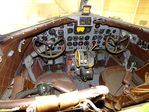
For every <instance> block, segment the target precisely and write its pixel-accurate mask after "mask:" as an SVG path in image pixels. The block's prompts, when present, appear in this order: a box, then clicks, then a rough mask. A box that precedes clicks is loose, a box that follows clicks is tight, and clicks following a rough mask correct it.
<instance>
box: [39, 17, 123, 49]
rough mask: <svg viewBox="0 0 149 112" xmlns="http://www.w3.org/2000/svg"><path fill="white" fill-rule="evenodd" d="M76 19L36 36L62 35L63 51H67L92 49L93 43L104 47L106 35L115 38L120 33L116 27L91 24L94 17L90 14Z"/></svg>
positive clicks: (52, 37) (53, 39)
mask: <svg viewBox="0 0 149 112" xmlns="http://www.w3.org/2000/svg"><path fill="white" fill-rule="evenodd" d="M77 20H78V22H73V23H69V24H65V25H62V26H59V27H54V28H50V29H48V30H47V31H45V32H43V33H42V34H39V35H38V36H37V37H41V38H45V40H52V41H55V40H57V38H59V37H64V38H65V41H66V50H65V51H66V52H69V51H74V50H76V49H81V50H88V49H92V47H94V46H95V45H98V48H100V49H105V39H106V37H107V36H109V35H111V36H113V37H115V38H116V37H117V36H119V35H120V29H118V28H114V27H109V26H106V25H96V24H93V21H94V18H93V17H91V16H90V17H88V16H87V17H81V16H80V17H78V19H77ZM56 49H60V48H56Z"/></svg>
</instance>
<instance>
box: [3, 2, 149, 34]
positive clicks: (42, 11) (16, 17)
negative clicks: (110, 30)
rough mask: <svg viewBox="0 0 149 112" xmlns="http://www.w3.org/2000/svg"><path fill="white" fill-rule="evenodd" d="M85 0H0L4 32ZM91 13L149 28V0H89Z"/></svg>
mask: <svg viewBox="0 0 149 112" xmlns="http://www.w3.org/2000/svg"><path fill="white" fill-rule="evenodd" d="M80 1H81V0H0V2H1V3H0V14H1V17H0V34H5V33H8V32H12V31H15V30H18V29H21V28H24V27H27V26H31V25H33V24H37V23H38V21H41V20H44V19H47V18H51V17H55V16H56V17H59V16H63V15H69V14H72V13H73V12H78V11H79V7H80V6H79V5H80ZM88 4H89V5H91V6H92V9H91V12H92V13H95V14H99V15H102V16H106V17H112V18H116V19H121V20H123V21H127V22H130V23H133V24H137V25H142V26H144V27H149V21H148V20H149V0H88Z"/></svg>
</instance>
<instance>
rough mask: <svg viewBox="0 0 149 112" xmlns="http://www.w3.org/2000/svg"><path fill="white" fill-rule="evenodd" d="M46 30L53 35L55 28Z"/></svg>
mask: <svg viewBox="0 0 149 112" xmlns="http://www.w3.org/2000/svg"><path fill="white" fill-rule="evenodd" d="M48 32H49V34H50V35H55V34H56V30H55V29H50V30H49V31H48Z"/></svg>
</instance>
